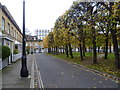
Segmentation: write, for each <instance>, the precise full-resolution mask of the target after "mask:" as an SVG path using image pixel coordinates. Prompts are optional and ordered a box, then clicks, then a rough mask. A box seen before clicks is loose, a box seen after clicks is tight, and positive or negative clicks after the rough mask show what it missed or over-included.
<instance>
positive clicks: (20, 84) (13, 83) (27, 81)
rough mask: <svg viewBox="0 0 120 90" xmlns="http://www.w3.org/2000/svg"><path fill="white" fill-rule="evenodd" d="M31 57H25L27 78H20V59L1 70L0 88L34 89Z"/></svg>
mask: <svg viewBox="0 0 120 90" xmlns="http://www.w3.org/2000/svg"><path fill="white" fill-rule="evenodd" d="M33 60H34V59H33V55H31V54H29V55H27V68H28V71H29V77H27V78H22V77H20V70H21V59H20V60H18V61H16V62H15V63H12V64H11V65H8V66H7V67H6V68H4V69H3V70H2V88H34V68H32V67H33V66H34V65H33V64H34V61H33Z"/></svg>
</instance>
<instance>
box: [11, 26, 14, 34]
mask: <svg viewBox="0 0 120 90" xmlns="http://www.w3.org/2000/svg"><path fill="white" fill-rule="evenodd" d="M13 31H14V30H13V27H12V31H11V35H12V36H14V34H13Z"/></svg>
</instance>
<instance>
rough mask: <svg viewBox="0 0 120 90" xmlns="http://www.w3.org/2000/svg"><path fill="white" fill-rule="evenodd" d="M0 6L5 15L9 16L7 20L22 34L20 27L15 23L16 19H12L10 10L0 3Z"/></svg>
mask: <svg viewBox="0 0 120 90" xmlns="http://www.w3.org/2000/svg"><path fill="white" fill-rule="evenodd" d="M0 8H1V9H2V11H3V12H4V13H5V15H6V16H7V17H8V18H9V20H10V21H11V22H12V23H13V25H14V26H15V27H16V28H17V29H18V31H19V32H20V33H21V34H22V32H21V29H20V28H19V26H18V25H17V23H16V21H15V20H14V18H13V17H12V15H11V14H10V12H9V11H8V9H7V7H6V6H5V5H2V4H1V3H0Z"/></svg>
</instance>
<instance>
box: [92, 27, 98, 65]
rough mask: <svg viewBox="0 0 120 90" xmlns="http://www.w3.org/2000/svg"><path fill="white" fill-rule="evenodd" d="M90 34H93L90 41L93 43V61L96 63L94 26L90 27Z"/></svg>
mask: <svg viewBox="0 0 120 90" xmlns="http://www.w3.org/2000/svg"><path fill="white" fill-rule="evenodd" d="M92 34H93V39H92V43H93V63H94V64H96V63H97V52H96V36H95V29H94V27H92Z"/></svg>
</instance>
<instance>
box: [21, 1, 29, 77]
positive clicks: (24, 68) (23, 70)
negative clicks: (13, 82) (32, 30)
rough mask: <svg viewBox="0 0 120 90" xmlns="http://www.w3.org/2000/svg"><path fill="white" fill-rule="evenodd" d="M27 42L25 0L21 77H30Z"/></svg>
mask: <svg viewBox="0 0 120 90" xmlns="http://www.w3.org/2000/svg"><path fill="white" fill-rule="evenodd" d="M25 41H26V37H25V0H23V46H22V67H21V71H20V75H21V77H28V69H27V62H26V60H27V57H26V49H25V47H26V43H25Z"/></svg>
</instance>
